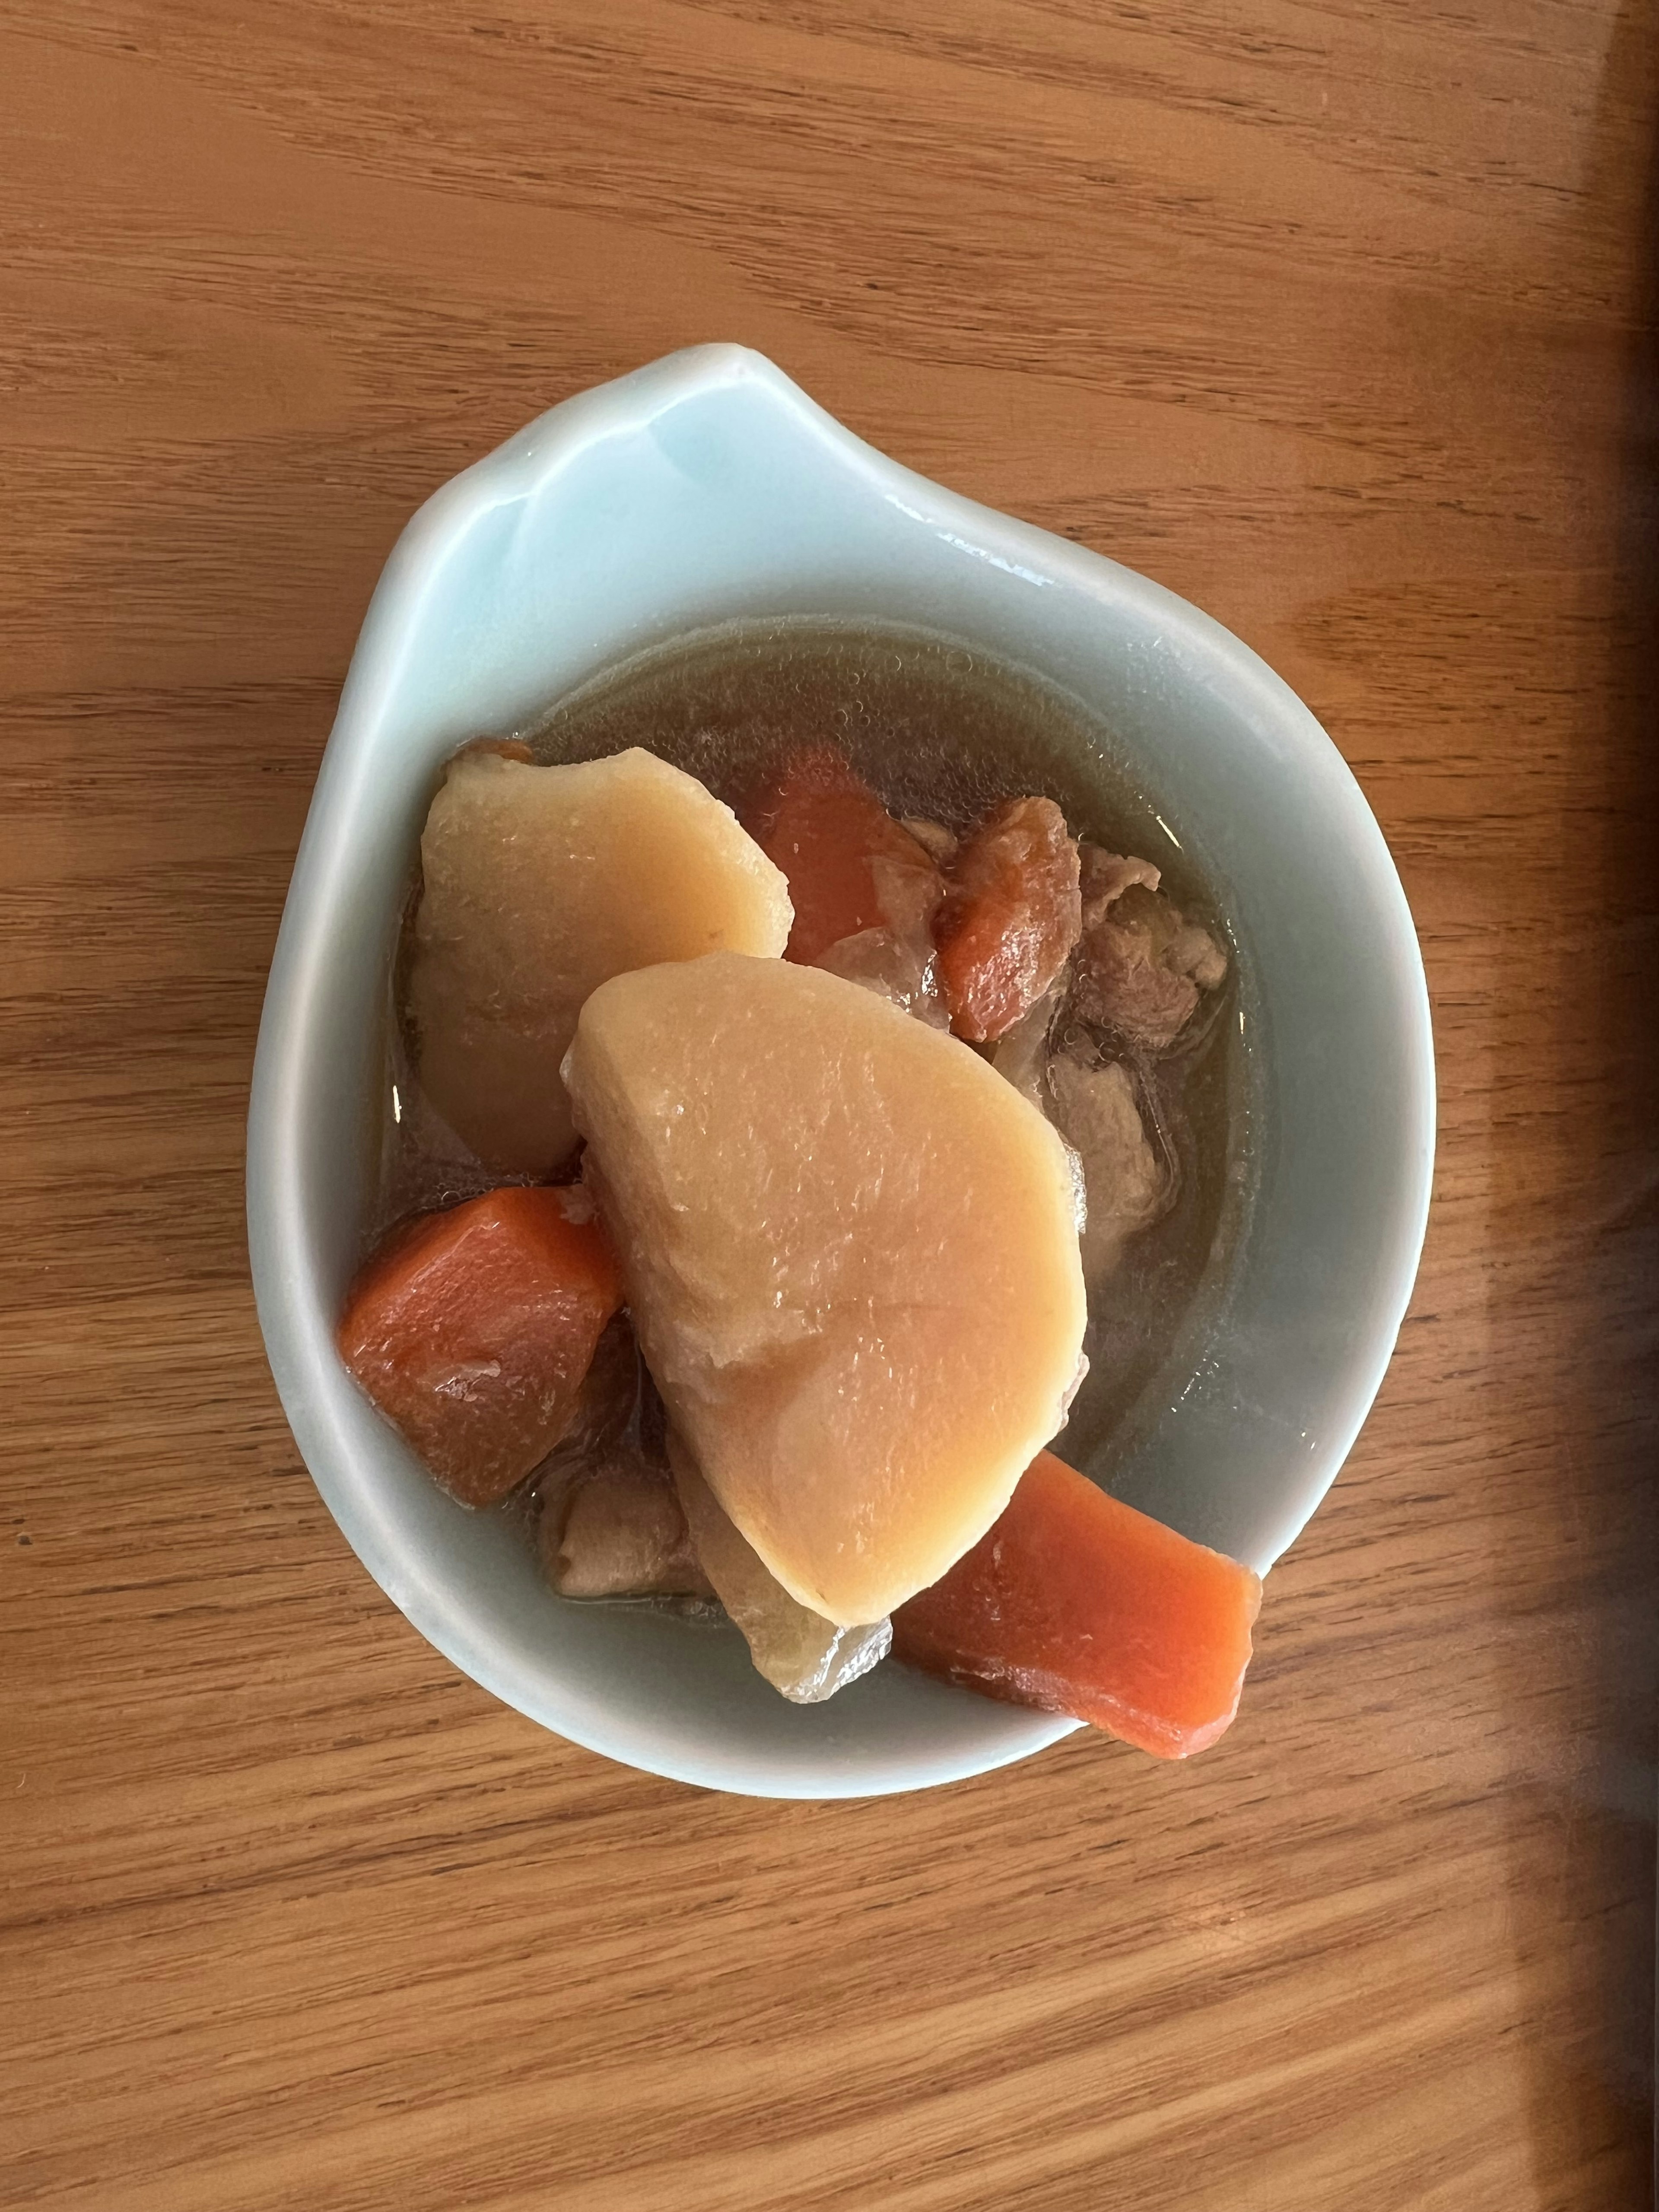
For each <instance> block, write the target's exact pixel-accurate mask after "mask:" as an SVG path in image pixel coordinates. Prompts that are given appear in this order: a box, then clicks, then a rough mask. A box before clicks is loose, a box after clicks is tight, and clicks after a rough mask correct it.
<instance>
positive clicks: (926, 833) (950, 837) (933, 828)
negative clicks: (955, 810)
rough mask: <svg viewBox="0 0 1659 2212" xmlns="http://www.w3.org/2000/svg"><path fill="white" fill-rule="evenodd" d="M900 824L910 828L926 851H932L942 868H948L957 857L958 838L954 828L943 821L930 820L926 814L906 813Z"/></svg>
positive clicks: (904, 827) (902, 826)
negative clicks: (947, 826)
mask: <svg viewBox="0 0 1659 2212" xmlns="http://www.w3.org/2000/svg"><path fill="white" fill-rule="evenodd" d="M899 826H900V828H901V829H908V831H909V832H910V835H911V836H913V837H914V838H915V841H916V842H917V844H918V845H920V846H921V848H923V850H924V851H925V852H928V853H931V854H933V859H934V860H936V861H937V862H938V863H939V866H940V867H941V868H948V867H949V866H950V865H951V861H952V860H955V858H956V857H957V842H958V840H957V835H956V832H955V831H954V830H953V829H946V828H945V824H944V823H942V822H930V821H928V820H927V817H926V816H925V815H920V814H906V815H904V816H902V817H901V820H900V823H899Z"/></svg>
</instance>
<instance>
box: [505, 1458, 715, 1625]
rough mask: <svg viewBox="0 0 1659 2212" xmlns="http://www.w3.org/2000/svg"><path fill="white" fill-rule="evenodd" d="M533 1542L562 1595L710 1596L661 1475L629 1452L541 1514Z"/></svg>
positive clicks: (675, 1503)
mask: <svg viewBox="0 0 1659 2212" xmlns="http://www.w3.org/2000/svg"><path fill="white" fill-rule="evenodd" d="M561 1509H562V1510H561ZM538 1541H539V1544H540V1549H541V1556H542V1565H543V1567H544V1571H545V1572H546V1575H547V1579H548V1581H549V1582H550V1583H551V1584H552V1585H553V1588H554V1589H556V1590H557V1592H558V1593H559V1595H560V1596H561V1597H700V1598H710V1599H712V1598H713V1596H714V1585H713V1583H711V1582H710V1581H709V1579H708V1576H707V1575H706V1574H705V1573H704V1572H703V1571H702V1567H701V1566H700V1565H698V1562H697V1555H696V1552H695V1550H694V1549H693V1548H692V1544H691V1538H690V1532H689V1530H688V1529H687V1527H686V1522H685V1515H684V1511H683V1510H682V1508H681V1505H680V1501H679V1499H678V1497H677V1496H676V1494H675V1491H674V1486H673V1484H672V1483H671V1481H670V1480H669V1478H668V1475H667V1474H666V1472H665V1470H664V1469H663V1468H661V1467H660V1466H657V1467H653V1466H650V1465H648V1464H647V1462H645V1461H644V1460H642V1459H640V1458H637V1457H635V1456H633V1455H628V1454H620V1455H617V1457H615V1458H613V1459H611V1461H609V1462H607V1463H606V1464H605V1465H604V1466H603V1467H600V1468H597V1469H596V1470H595V1471H594V1472H593V1473H592V1474H590V1475H588V1476H586V1478H585V1479H584V1480H581V1481H579V1482H578V1483H577V1484H576V1485H575V1486H574V1489H572V1490H571V1491H570V1492H569V1493H568V1496H567V1497H566V1498H562V1499H560V1500H559V1501H558V1502H557V1504H556V1505H555V1506H554V1507H553V1508H551V1509H550V1510H548V1511H547V1512H545V1513H544V1514H543V1516H542V1520H541V1527H540V1530H539V1535H538Z"/></svg>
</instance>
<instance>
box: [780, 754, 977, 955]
mask: <svg viewBox="0 0 1659 2212" xmlns="http://www.w3.org/2000/svg"><path fill="white" fill-rule="evenodd" d="M743 818H744V823H745V825H746V826H747V828H748V829H749V830H750V834H751V835H752V836H754V837H755V838H756V840H757V842H758V843H759V845H760V847H761V848H762V850H763V852H764V853H765V854H766V855H767V857H768V858H769V860H771V861H772V862H773V863H774V865H775V866H777V867H779V868H781V870H782V872H783V873H784V875H785V876H786V877H787V878H788V883H789V896H790V900H791V902H792V903H793V908H794V926H793V929H792V930H791V932H790V934H789V951H788V957H789V958H790V959H791V960H799V961H802V962H811V961H815V960H817V959H818V958H819V957H821V956H822V955H823V953H824V952H825V951H828V949H829V946H830V945H836V944H838V943H839V942H840V941H841V940H842V939H843V938H848V937H856V936H858V935H859V934H860V933H861V932H862V931H864V930H866V929H877V928H887V929H891V930H893V931H894V932H895V933H897V934H899V935H901V936H902V935H904V934H906V933H907V931H908V925H909V923H910V921H911V918H912V916H913V915H914V914H915V911H916V909H917V908H918V907H920V908H922V909H924V910H925V914H926V915H927V916H931V915H932V913H933V908H934V907H935V906H937V905H938V903H939V895H940V891H941V890H942V888H943V886H942V885H941V884H940V881H939V870H938V868H937V867H936V866H934V864H933V856H932V855H931V854H929V853H928V852H927V849H926V848H925V847H923V846H922V845H921V844H919V843H918V842H917V841H916V839H915V838H914V837H913V836H911V835H910V833H909V831H908V829H903V828H902V827H901V825H900V824H899V823H897V822H896V821H895V820H894V819H893V817H892V816H891V815H890V813H889V812H888V811H887V809H886V808H885V807H884V805H882V803H881V801H880V799H878V798H877V796H876V794H875V793H874V792H873V791H872V789H871V788H870V787H869V785H868V784H867V783H866V781H864V778H863V777H862V776H861V775H859V773H858V771H857V770H856V769H854V767H853V765H852V763H851V762H850V761H848V758H847V757H846V755H845V754H844V753H842V752H839V751H837V750H836V748H835V746H833V745H816V746H812V747H810V748H808V749H807V750H805V751H802V752H799V753H797V754H796V755H795V756H794V757H793V759H792V760H791V761H790V762H789V763H787V766H786V767H785V769H784V770H783V772H782V774H781V775H780V776H779V777H778V778H777V779H776V780H775V781H774V782H772V783H770V784H769V785H768V786H767V787H766V788H765V789H763V791H761V792H759V793H757V794H756V796H755V798H754V799H753V800H752V801H751V803H750V805H748V806H746V807H745V808H744V817H743ZM738 949H739V950H741V949H742V948H738Z"/></svg>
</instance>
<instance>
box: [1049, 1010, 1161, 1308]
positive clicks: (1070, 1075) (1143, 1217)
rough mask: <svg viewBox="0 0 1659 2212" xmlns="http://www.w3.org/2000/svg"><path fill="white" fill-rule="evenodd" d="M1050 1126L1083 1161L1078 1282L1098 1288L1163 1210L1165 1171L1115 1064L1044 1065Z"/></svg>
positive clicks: (1062, 1059)
mask: <svg viewBox="0 0 1659 2212" xmlns="http://www.w3.org/2000/svg"><path fill="white" fill-rule="evenodd" d="M1048 1091H1049V1096H1050V1097H1051V1098H1052V1100H1053V1102H1054V1103H1053V1105H1052V1107H1051V1109H1050V1112H1051V1116H1052V1119H1053V1121H1054V1127H1056V1128H1057V1129H1058V1130H1059V1131H1060V1135H1061V1136H1062V1137H1064V1138H1065V1139H1066V1143H1067V1144H1068V1145H1070V1146H1071V1147H1072V1149H1073V1151H1074V1152H1076V1153H1077V1155H1078V1157H1079V1159H1080V1160H1081V1161H1082V1163H1083V1182H1084V1188H1085V1192H1086V1194H1087V1197H1088V1205H1089V1213H1088V1219H1087V1221H1086V1222H1085V1226H1084V1231H1083V1277H1084V1280H1085V1282H1086V1283H1087V1284H1088V1285H1089V1288H1090V1290H1091V1291H1093V1290H1095V1289H1096V1288H1097V1286H1098V1285H1100V1284H1102V1283H1103V1282H1104V1281H1105V1280H1106V1279H1107V1277H1108V1276H1109V1275H1110V1274H1111V1273H1113V1272H1114V1271H1115V1268H1116V1267H1117V1264H1118V1261H1120V1260H1121V1257H1122V1256H1123V1248H1124V1246H1125V1244H1126V1243H1127V1242H1128V1240H1129V1238H1130V1237H1133V1235H1134V1234H1135V1232H1136V1231H1137V1230H1140V1229H1146V1228H1147V1227H1149V1226H1150V1225H1151V1224H1152V1222H1154V1221H1156V1220H1157V1219H1158V1216H1159V1215H1160V1214H1161V1213H1163V1212H1164V1210H1165V1208H1166V1207H1167V1206H1168V1205H1169V1202H1170V1198H1171V1197H1172V1195H1173V1178H1172V1176H1171V1175H1170V1170H1169V1168H1168V1166H1167V1164H1165V1162H1164V1159H1163V1158H1161V1157H1160V1155H1159V1153H1158V1151H1157V1149H1156V1147H1155V1146H1153V1145H1152V1141H1151V1139H1149V1138H1148V1136H1147V1134H1146V1125H1145V1124H1144V1122H1143V1121H1142V1120H1141V1118H1140V1109H1139V1105H1138V1104H1137V1103H1136V1099H1135V1086H1134V1079H1133V1077H1132V1076H1131V1075H1130V1073H1129V1071H1128V1069H1127V1067H1125V1066H1123V1065H1122V1064H1121V1062H1120V1061H1118V1060H1104V1061H1101V1062H1098V1063H1097V1064H1095V1065H1093V1066H1091V1065H1089V1064H1088V1063H1087V1062H1085V1061H1084V1060H1077V1059H1074V1058H1073V1056H1072V1055H1071V1054H1066V1053H1061V1054H1057V1055H1056V1056H1055V1058H1054V1060H1051V1061H1050V1062H1049V1064H1048Z"/></svg>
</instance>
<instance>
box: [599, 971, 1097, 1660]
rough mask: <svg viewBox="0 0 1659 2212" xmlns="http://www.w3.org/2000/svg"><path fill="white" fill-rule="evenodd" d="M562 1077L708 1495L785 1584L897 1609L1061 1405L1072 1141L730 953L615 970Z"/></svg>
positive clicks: (910, 1026)
mask: <svg viewBox="0 0 1659 2212" xmlns="http://www.w3.org/2000/svg"><path fill="white" fill-rule="evenodd" d="M565 1074H566V1079H567V1081H568V1085H569V1087H570V1094H571V1097H572V1101H573V1103H574V1108H575V1115H576V1122H577V1126H578V1127H579V1128H580V1130H581V1132H582V1134H583V1135H584V1136H585V1137H586V1139H588V1143H589V1146H590V1152H589V1155H588V1158H589V1161H590V1164H593V1165H594V1166H595V1167H596V1170H597V1173H596V1176H595V1182H596V1187H597V1188H598V1189H599V1196H600V1201H601V1204H602V1205H603V1206H604V1207H605V1211H606V1213H607V1217H608V1219H609V1222H610V1225H611V1230H612V1233H613V1235H614V1236H615V1237H616V1238H617V1240H618V1243H619V1247H620V1250H621V1255H622V1260H623V1274H624V1277H625V1279H626V1282H627V1285H628V1291H629V1304H630V1305H631V1307H632V1310H633V1314H634V1319H635V1327H636V1328H637V1329H638V1331H639V1334H640V1340H641V1346H642V1349H643V1351H644V1353H645V1357H646V1360H647V1364H648V1365H649V1366H650V1369H651V1371H652V1373H653V1376H655V1377H656V1380H657V1384H658V1387H659V1389H660V1390H661V1392H662V1395H663V1396H664V1398H665V1400H666V1401H667V1403H668V1407H669V1410H670V1412H671V1414H672V1416H673V1419H674V1422H675V1425H676V1426H677V1427H678V1429H679V1431H681V1433H682V1434H683V1435H684V1437H685V1439H686V1442H687V1443H689V1444H690V1448H691V1449H692V1451H693V1453H694V1454H695V1455H696V1461H697V1463H698V1465H699V1466H700V1467H701V1468H702V1473H703V1474H704V1476H705V1477H706V1479H707V1480H708V1485H709V1487H710V1488H711V1489H712V1490H713V1491H714V1494H715V1496H716V1497H717V1498H719V1500H720V1504H722V1505H723V1506H724V1507H725V1508H726V1512H727V1513H728V1514H729V1515H730V1516H731V1517H732V1521H733V1522H735V1523H736V1524H737V1526H738V1528H739V1529H740V1530H741V1531H742V1533H743V1534H744V1536H746V1537H747V1538H748V1540H749V1541H750V1544H751V1545H752V1546H753V1547H754V1548H755V1550H756V1551H757V1553H759V1554H760V1556H761V1558H762V1559H763V1560H764V1562H765V1564H766V1565H767V1566H768V1567H769V1568H770V1569H771V1571H772V1572H773V1574H774V1575H775V1576H776V1577H777V1579H778V1580H779V1582H781V1583H782V1584H783V1586H784V1588H785V1589H787V1591H788V1592H789V1594H790V1595H791V1596H792V1597H794V1598H796V1599H798V1600H799V1602H800V1603H801V1604H802V1605H805V1606H807V1607H811V1610H812V1611H813V1612H814V1613H822V1614H823V1616H824V1617H825V1618H826V1619H827V1620H832V1621H836V1622H837V1623H839V1624H841V1625H842V1626H854V1625H856V1624H858V1623H860V1622H868V1621H875V1620H881V1619H882V1617H883V1616H884V1614H886V1613H890V1612H891V1611H892V1609H893V1607H895V1606H897V1605H900V1604H902V1602H903V1601H904V1600H905V1599H906V1598H907V1597H908V1596H910V1595H912V1593H913V1592H915V1591H916V1590H918V1589H923V1588H925V1587H926V1586H927V1584H928V1583H933V1582H934V1581H936V1580H937V1579H938V1578H939V1576H940V1575H942V1574H943V1573H944V1572H945V1570H946V1568H948V1567H949V1566H950V1565H951V1564H952V1563H953V1562H954V1561H955V1560H956V1559H959V1558H960V1557H961V1555H962V1553H963V1552H965V1551H966V1550H967V1549H968V1548H969V1546H970V1545H972V1544H975V1543H976V1542H977V1541H978V1540H979V1539H980V1537H981V1536H982V1535H983V1534H984V1533H985V1531H986V1530H987V1528H989V1527H990V1525H991V1523H992V1522H994V1520H995V1519H996V1517H997V1516H998V1515H999V1514H1000V1512H1001V1510H1002V1509H1003V1507H1004V1506H1005V1505H1006V1504H1007V1502H1008V1499H1009V1498H1010V1497H1011V1496H1012V1492H1013V1488H1014V1485H1015V1484H1016V1483H1017V1482H1018V1480H1019V1478H1020V1475H1021V1474H1022V1473H1023V1472H1024V1469H1025V1468H1026V1467H1027V1466H1029V1464H1030V1462H1031V1460H1032V1459H1033V1458H1034V1457H1035V1456H1036V1453H1037V1451H1038V1450H1039V1449H1041V1448H1042V1445H1043V1444H1044V1443H1047V1441H1048V1438H1049V1437H1052V1436H1053V1435H1054V1432H1055V1431H1056V1430H1057V1429H1058V1428H1059V1427H1060V1423H1061V1420H1062V1419H1063V1418H1064V1411H1065V1406H1066V1399H1067V1397H1068V1395H1069V1393H1070V1391H1071V1389H1072V1387H1073V1383H1074V1381H1075V1379H1076V1376H1077V1373H1078V1367H1079V1354H1080V1351H1081V1347H1082V1342H1083V1328H1084V1293H1083V1276H1082V1270H1081V1267H1080V1265H1079V1257H1078V1231H1077V1217H1076V1212H1075V1200H1074V1195H1073V1176H1072V1169H1071V1164H1070V1161H1069V1158H1068V1157H1067V1154H1066V1149H1065V1147H1064V1146H1063V1145H1062V1144H1061V1143H1060V1139H1059V1138H1058V1137H1057V1136H1056V1135H1055V1133H1054V1131H1053V1130H1052V1129H1051V1128H1050V1127H1048V1123H1047V1122H1046V1121H1044V1120H1043V1118H1042V1115H1041V1114H1039V1113H1038V1112H1037V1111H1036V1108H1035V1107H1033V1106H1031V1105H1030V1103H1028V1102H1027V1101H1026V1100H1025V1099H1024V1098H1022V1097H1020V1096H1019V1095H1018V1092H1017V1091H1014V1090H1013V1089H1012V1087H1011V1086H1010V1085H1008V1084H1006V1083H1005V1082H1004V1081H1003V1079H1002V1078H1001V1077H1000V1075H998V1074H997V1073H995V1072H994V1069H992V1068H991V1067H990V1066H988V1065H987V1063H986V1062H985V1061H984V1060H981V1059H980V1058H979V1056H978V1055H977V1054H975V1053H974V1052H972V1051H971V1050H970V1049H969V1048H968V1046H966V1045H964V1044H962V1043H960V1042H958V1041H957V1039H955V1038H953V1037H951V1036H946V1035H945V1034H944V1033H943V1032H941V1031H939V1030H933V1029H930V1028H928V1027H927V1026H926V1025H925V1024H922V1023H921V1022H918V1021H915V1020H913V1019H912V1018H910V1016H909V1015H908V1014H906V1013H903V1012H901V1011H900V1010H899V1009H898V1008H897V1007H896V1006H890V1005H889V1004H887V1003H886V1002H885V1001H884V1000H881V999H879V998H878V997H876V996H875V995H874V994H873V993H872V992H869V991H866V990H864V989H862V988H860V986H859V985H857V984H856V983H850V982H848V981H845V980H844V979H843V978H842V977H841V976H839V975H828V974H826V973H824V972H823V970H821V969H812V968H803V967H798V966H795V965H793V963H782V962H775V961H763V960H753V959H744V958H741V957H738V956H736V955H733V954H730V953H716V954H714V955H711V956H710V957H708V958H707V959H703V960H693V961H687V962H684V963H682V964H680V965H678V966H675V967H662V968H648V969H641V970H640V971H638V972H637V973H635V974H633V975H619V976H617V977H616V978H615V979H614V981H611V982H608V983H605V984H604V985H602V986H601V987H599V989H598V990H597V991H596V992H595V993H594V994H593V995H592V998H591V999H590V1000H588V1001H587V1004H586V1006H584V1007H583V1009H582V1013H581V1018H580V1022H579V1023H578V1024H577V1029H576V1039H575V1042H574V1045H573V1046H572V1048H571V1052H570V1056H569V1059H568V1060H567V1062H566V1064H565Z"/></svg>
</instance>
